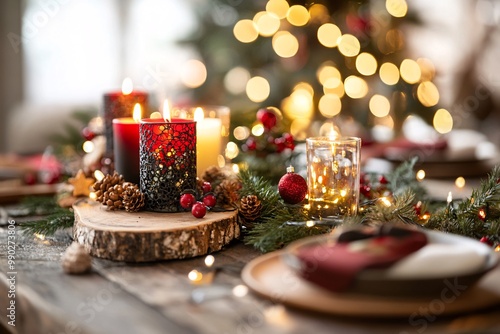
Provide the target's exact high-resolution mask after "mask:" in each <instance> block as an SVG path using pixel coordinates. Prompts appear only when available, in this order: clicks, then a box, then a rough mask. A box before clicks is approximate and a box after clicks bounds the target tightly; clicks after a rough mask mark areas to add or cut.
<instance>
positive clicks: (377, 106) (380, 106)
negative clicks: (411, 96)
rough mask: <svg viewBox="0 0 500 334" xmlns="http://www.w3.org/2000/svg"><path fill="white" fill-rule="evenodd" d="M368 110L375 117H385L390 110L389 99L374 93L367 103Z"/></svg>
mask: <svg viewBox="0 0 500 334" xmlns="http://www.w3.org/2000/svg"><path fill="white" fill-rule="evenodd" d="M368 106H369V108H370V112H371V113H372V114H373V115H374V116H376V117H385V116H387V115H389V111H390V110H391V103H390V102H389V99H388V98H387V97H385V96H383V95H378V94H375V95H373V96H372V97H371V99H370V103H369V104H368Z"/></svg>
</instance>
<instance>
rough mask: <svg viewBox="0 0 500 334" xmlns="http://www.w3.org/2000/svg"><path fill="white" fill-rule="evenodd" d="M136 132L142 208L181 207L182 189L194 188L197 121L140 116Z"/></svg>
mask: <svg viewBox="0 0 500 334" xmlns="http://www.w3.org/2000/svg"><path fill="white" fill-rule="evenodd" d="M139 136H140V150H139V155H140V158H139V159H140V168H139V169H140V186H141V191H142V192H143V193H144V195H145V197H146V201H145V209H146V210H149V211H158V212H178V211H181V207H180V205H179V199H180V196H181V193H182V192H183V191H184V190H187V189H196V122H194V121H190V120H185V119H172V120H171V121H170V122H169V121H164V120H163V119H152V118H146V119H142V120H141V124H140V126H139Z"/></svg>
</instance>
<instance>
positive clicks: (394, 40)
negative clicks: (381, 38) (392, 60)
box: [385, 29, 405, 53]
mask: <svg viewBox="0 0 500 334" xmlns="http://www.w3.org/2000/svg"><path fill="white" fill-rule="evenodd" d="M403 36H404V35H403V32H402V31H401V30H399V29H390V30H389V31H387V33H386V34H385V42H386V47H387V48H388V49H387V50H386V51H388V52H390V53H392V52H396V51H399V50H402V49H403V48H404V45H405V42H404V37H403Z"/></svg>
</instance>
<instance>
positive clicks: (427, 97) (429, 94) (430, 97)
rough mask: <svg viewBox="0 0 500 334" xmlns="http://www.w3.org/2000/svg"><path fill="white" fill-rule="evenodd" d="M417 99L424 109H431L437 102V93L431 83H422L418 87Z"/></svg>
mask: <svg viewBox="0 0 500 334" xmlns="http://www.w3.org/2000/svg"><path fill="white" fill-rule="evenodd" d="M417 97H418V100H419V101H420V103H422V104H423V105H424V106H426V107H433V106H435V105H436V104H438V102H439V91H438V89H437V87H436V85H434V84H433V83H432V82H430V81H424V82H421V83H420V84H419V85H418V88H417Z"/></svg>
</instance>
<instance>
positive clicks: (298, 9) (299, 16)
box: [286, 5, 310, 27]
mask: <svg viewBox="0 0 500 334" xmlns="http://www.w3.org/2000/svg"><path fill="white" fill-rule="evenodd" d="M286 19H287V20H288V22H290V24H291V25H294V26H297V27H301V26H304V25H306V24H307V22H309V19H310V16H309V11H308V10H307V8H306V7H304V6H301V5H293V6H292V7H290V8H289V9H288V12H287V14H286Z"/></svg>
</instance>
